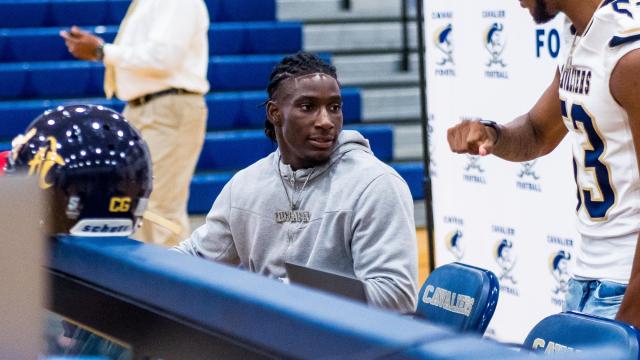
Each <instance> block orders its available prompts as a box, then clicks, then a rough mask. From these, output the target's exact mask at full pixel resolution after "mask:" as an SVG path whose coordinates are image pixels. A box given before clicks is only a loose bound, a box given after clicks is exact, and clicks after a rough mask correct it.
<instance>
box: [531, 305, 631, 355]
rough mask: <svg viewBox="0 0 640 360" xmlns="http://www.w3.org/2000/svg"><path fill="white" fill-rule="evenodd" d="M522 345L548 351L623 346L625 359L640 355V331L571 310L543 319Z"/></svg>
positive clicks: (616, 347) (620, 323)
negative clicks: (626, 355)
mask: <svg viewBox="0 0 640 360" xmlns="http://www.w3.org/2000/svg"><path fill="white" fill-rule="evenodd" d="M522 346H523V347H524V348H526V349H530V350H533V351H535V352H544V353H557V352H569V351H576V350H578V351H580V350H587V349H592V348H600V347H607V348H615V349H620V350H622V351H621V352H622V353H624V354H628V357H625V359H639V358H640V333H639V332H638V330H637V329H636V328H634V327H633V326H631V325H628V324H625V323H622V322H619V321H615V320H611V319H606V318H602V317H599V316H592V315H586V314H580V313H576V312H572V311H569V312H564V313H560V314H555V315H551V316H549V317H546V318H544V319H542V321H540V322H539V323H538V324H536V326H534V327H533V329H531V331H530V332H529V335H527V338H526V339H525V341H524V344H523V345H522Z"/></svg>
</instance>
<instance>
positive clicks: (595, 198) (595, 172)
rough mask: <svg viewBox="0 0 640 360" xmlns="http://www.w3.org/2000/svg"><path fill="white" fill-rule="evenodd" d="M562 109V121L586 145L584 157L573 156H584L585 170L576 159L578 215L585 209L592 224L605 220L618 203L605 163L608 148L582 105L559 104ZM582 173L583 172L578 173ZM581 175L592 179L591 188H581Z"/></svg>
mask: <svg viewBox="0 0 640 360" xmlns="http://www.w3.org/2000/svg"><path fill="white" fill-rule="evenodd" d="M560 103H561V107H562V117H564V118H565V120H567V121H569V122H570V123H571V124H573V129H574V130H575V131H576V132H578V133H582V135H583V136H584V138H585V141H584V142H583V145H582V154H578V153H576V154H574V156H582V160H583V161H582V164H581V165H582V166H583V168H582V169H579V168H578V167H579V166H581V165H580V164H578V163H577V161H576V159H573V173H574V176H575V178H576V184H577V186H578V206H577V208H576V210H577V211H580V208H581V207H582V206H584V208H585V210H586V211H587V213H588V214H589V216H590V217H591V219H592V220H606V218H607V213H608V212H609V209H611V208H612V207H613V205H614V204H615V202H616V192H615V189H614V188H613V186H612V185H611V171H610V169H609V166H608V165H607V163H606V162H605V161H604V160H603V159H604V154H605V153H606V149H607V144H606V143H605V141H604V139H603V138H602V136H601V135H600V131H599V130H598V126H597V124H596V122H595V119H594V118H593V117H592V116H591V115H590V114H589V112H588V111H587V110H586V109H585V108H584V107H583V106H582V105H580V104H572V105H571V107H568V106H567V105H568V104H567V102H566V101H564V100H560ZM579 170H581V171H579ZM579 173H580V174H581V176H583V177H585V179H586V177H591V179H592V181H584V182H585V183H592V184H593V186H594V187H595V189H594V188H592V187H590V186H588V185H586V184H581V181H580V177H579Z"/></svg>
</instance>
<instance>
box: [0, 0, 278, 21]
mask: <svg viewBox="0 0 640 360" xmlns="http://www.w3.org/2000/svg"><path fill="white" fill-rule="evenodd" d="M129 3H130V0H1V1H0V14H3V16H2V17H0V28H27V27H29V28H33V27H65V26H71V25H79V26H90V25H117V24H119V23H120V20H122V18H123V17H124V14H125V13H126V11H127V7H128V6H129ZM205 3H206V4H207V7H208V9H209V16H210V18H211V22H230V21H274V20H275V17H276V15H275V11H276V4H275V1H270V0H266V1H255V0H240V1H229V0H205Z"/></svg>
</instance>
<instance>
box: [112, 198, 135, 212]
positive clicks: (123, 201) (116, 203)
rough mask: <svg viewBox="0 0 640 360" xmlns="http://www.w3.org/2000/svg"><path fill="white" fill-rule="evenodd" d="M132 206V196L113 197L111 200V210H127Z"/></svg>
mask: <svg viewBox="0 0 640 360" xmlns="http://www.w3.org/2000/svg"><path fill="white" fill-rule="evenodd" d="M130 208H131V198H130V197H115V196H114V197H112V198H111V201H109V212H127V211H129V209H130Z"/></svg>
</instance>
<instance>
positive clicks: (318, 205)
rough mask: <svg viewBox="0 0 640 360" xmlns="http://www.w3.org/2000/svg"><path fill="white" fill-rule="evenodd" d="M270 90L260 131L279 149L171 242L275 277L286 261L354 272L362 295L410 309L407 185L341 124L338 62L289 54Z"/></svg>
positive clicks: (413, 284) (413, 291) (412, 256)
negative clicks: (200, 220) (198, 224)
mask: <svg viewBox="0 0 640 360" xmlns="http://www.w3.org/2000/svg"><path fill="white" fill-rule="evenodd" d="M268 94H269V99H268V100H267V102H266V110H267V121H266V122H265V133H266V135H267V136H268V137H269V138H271V139H272V140H273V141H275V142H276V143H277V144H278V149H277V150H276V151H274V152H273V153H271V154H270V155H269V156H267V157H265V158H263V159H261V160H259V161H257V162H256V163H254V164H253V165H251V166H249V167H247V168H245V169H243V170H241V171H239V172H238V173H237V174H235V176H234V177H233V178H232V179H231V180H230V181H229V182H228V183H227V184H226V186H225V187H224V189H223V190H222V192H221V193H220V195H219V196H218V198H217V199H216V201H215V202H214V204H213V207H212V208H211V211H210V212H209V214H208V215H207V220H206V223H205V224H204V225H202V226H201V227H200V228H198V229H197V230H195V231H194V232H193V234H192V235H191V237H190V238H188V239H186V240H184V241H183V242H182V243H181V244H180V245H178V246H177V247H176V248H175V249H176V250H178V251H180V252H183V253H187V254H191V255H195V256H200V257H203V258H206V259H211V260H214V261H220V262H225V263H229V264H234V265H240V266H241V267H243V268H245V269H248V270H250V271H253V272H257V273H260V274H263V275H266V276H269V277H272V278H277V279H282V280H284V279H286V276H287V274H286V271H285V267H284V263H285V262H293V263H297V264H303V265H306V266H308V267H312V268H317V269H323V270H327V271H331V272H337V273H342V274H346V275H350V276H355V277H357V278H358V279H360V280H362V281H363V282H364V283H365V286H366V293H367V298H368V302H369V304H371V305H373V306H377V307H382V308H387V309H391V310H395V311H399V312H413V311H414V310H415V307H416V300H417V281H418V279H417V272H418V270H417V267H418V266H417V260H418V259H417V258H418V256H417V244H416V232H415V224H414V218H413V200H412V197H411V193H410V192H409V188H408V186H407V184H406V183H405V181H404V180H403V179H402V178H401V177H400V175H398V173H397V172H396V171H395V170H393V169H392V168H391V167H389V166H387V165H386V164H384V163H383V162H381V161H380V160H378V159H377V158H376V157H375V156H374V155H373V153H372V152H371V149H370V147H369V142H368V141H367V140H366V139H365V138H364V137H363V136H362V135H361V134H360V133H358V132H356V131H350V130H344V131H342V123H343V119H342V107H341V106H342V99H341V96H340V86H339V83H338V80H337V75H336V70H335V67H333V66H331V65H329V64H327V63H325V62H323V61H322V60H321V59H319V58H318V57H316V56H315V55H311V54H308V53H298V54H296V55H293V56H288V57H286V58H284V59H283V60H282V62H281V63H280V64H279V65H278V66H277V67H276V68H275V69H274V70H273V72H272V74H271V77H270V84H269V87H268Z"/></svg>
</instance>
